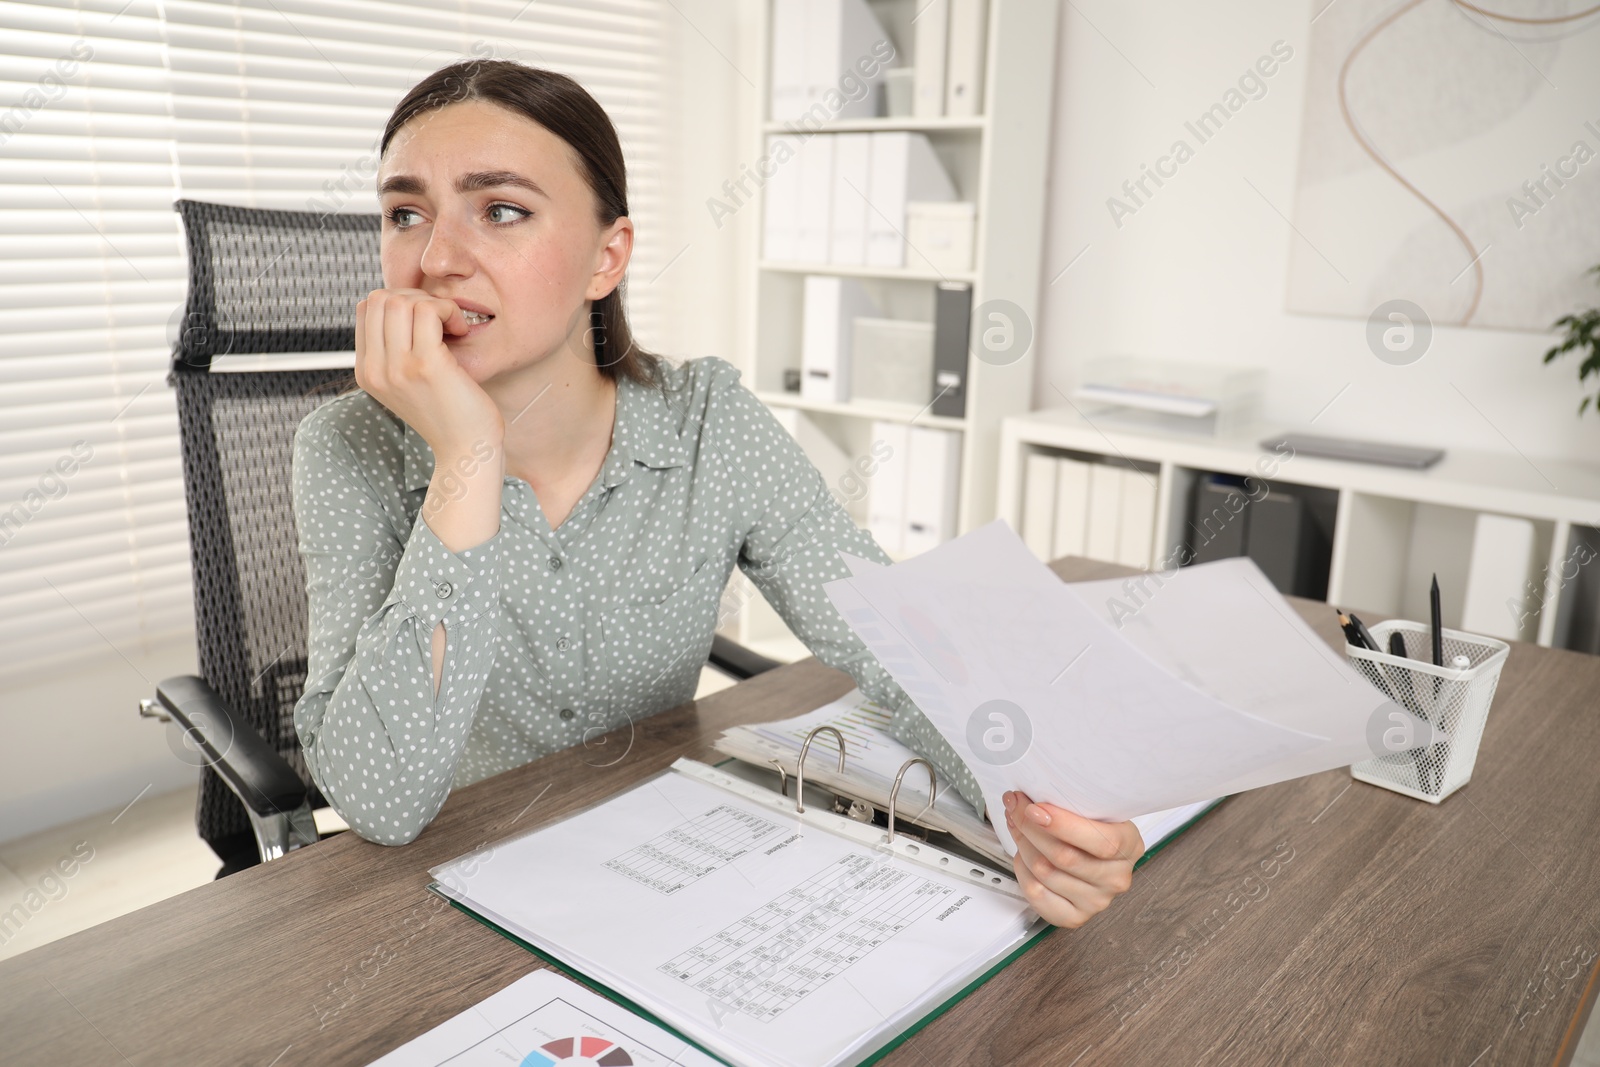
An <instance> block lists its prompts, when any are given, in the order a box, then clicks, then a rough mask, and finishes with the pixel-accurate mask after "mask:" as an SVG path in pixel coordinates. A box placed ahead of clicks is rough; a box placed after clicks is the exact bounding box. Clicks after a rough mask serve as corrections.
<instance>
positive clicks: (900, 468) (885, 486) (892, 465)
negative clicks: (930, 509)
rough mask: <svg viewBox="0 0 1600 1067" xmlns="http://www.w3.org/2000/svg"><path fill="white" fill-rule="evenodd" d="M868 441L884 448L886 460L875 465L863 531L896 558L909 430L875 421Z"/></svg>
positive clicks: (900, 551)
mask: <svg viewBox="0 0 1600 1067" xmlns="http://www.w3.org/2000/svg"><path fill="white" fill-rule="evenodd" d="M872 439H873V441H874V442H877V441H882V442H883V443H884V444H885V445H887V446H888V452H889V457H888V458H887V459H885V460H883V461H882V462H881V463H879V464H878V473H877V474H875V475H873V477H872V482H871V486H870V488H869V489H868V491H867V530H868V532H870V533H871V534H872V536H873V538H874V539H875V540H876V541H877V542H878V547H879V548H881V549H883V550H884V551H885V552H887V553H889V555H891V556H896V557H898V556H901V555H904V553H905V529H906V474H907V459H908V458H909V454H910V452H911V427H910V426H907V425H906V424H905V423H903V422H886V421H883V420H877V421H874V422H873V424H872ZM873 454H874V455H876V454H877V451H876V450H874V452H873Z"/></svg>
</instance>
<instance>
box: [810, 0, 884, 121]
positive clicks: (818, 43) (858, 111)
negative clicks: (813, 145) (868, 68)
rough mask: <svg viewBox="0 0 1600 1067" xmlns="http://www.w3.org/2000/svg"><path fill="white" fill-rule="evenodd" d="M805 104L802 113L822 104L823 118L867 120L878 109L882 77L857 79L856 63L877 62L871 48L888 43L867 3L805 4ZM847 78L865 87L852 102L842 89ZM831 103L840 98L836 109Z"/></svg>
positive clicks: (826, 0) (829, 0) (831, 0)
mask: <svg viewBox="0 0 1600 1067" xmlns="http://www.w3.org/2000/svg"><path fill="white" fill-rule="evenodd" d="M806 20H807V21H806V42H807V43H806V100H805V107H804V108H802V110H803V111H809V110H810V109H811V108H812V107H813V106H815V105H818V104H821V105H823V109H824V110H825V111H826V114H823V115H819V116H818V117H820V118H825V119H829V120H832V119H869V118H873V117H874V116H876V115H877V114H878V112H879V110H880V104H881V99H882V96H883V74H882V67H881V64H879V72H878V74H877V75H876V76H874V77H873V78H871V79H866V78H862V77H861V72H860V70H858V69H857V67H856V64H857V63H860V62H861V61H862V60H875V59H876V54H875V46H877V45H878V44H879V42H882V41H887V40H888V39H889V35H888V34H887V33H886V32H884V29H883V24H882V23H880V22H879V21H878V19H877V16H876V15H874V14H873V13H872V9H871V8H870V7H868V6H867V3H866V0H808V4H807V7H806ZM847 73H848V74H850V75H851V76H852V77H854V78H857V79H859V80H861V81H863V82H865V83H866V84H867V92H866V93H864V94H862V95H861V97H860V98H859V99H856V100H852V99H850V97H849V95H847V94H845V93H843V92H841V91H840V88H839V83H840V80H841V79H842V78H843V77H844V76H845V75H846V74H847ZM830 93H834V94H837V95H836V96H834V97H833V98H832V99H833V101H835V102H837V101H840V100H842V101H843V103H842V104H839V106H838V108H837V110H835V109H834V108H833V107H831V106H829V104H830V100H829V94H830Z"/></svg>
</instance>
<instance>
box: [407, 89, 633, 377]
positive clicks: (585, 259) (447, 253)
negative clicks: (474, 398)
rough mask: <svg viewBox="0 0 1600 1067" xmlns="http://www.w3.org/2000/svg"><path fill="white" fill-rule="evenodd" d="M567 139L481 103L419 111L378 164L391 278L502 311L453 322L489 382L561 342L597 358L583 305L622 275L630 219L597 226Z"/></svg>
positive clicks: (456, 341) (461, 354)
mask: <svg viewBox="0 0 1600 1067" xmlns="http://www.w3.org/2000/svg"><path fill="white" fill-rule="evenodd" d="M580 165H581V164H580V162H579V160H578V158H577V154H576V153H575V152H574V151H573V149H572V147H571V146H570V145H568V144H567V143H566V142H565V141H563V140H561V138H559V137H557V136H556V135H555V134H553V133H551V132H550V131H549V130H547V129H545V128H544V127H543V126H540V125H539V124H538V123H536V122H533V121H532V120H530V119H528V118H526V117H524V116H522V115H520V114H516V113H514V112H512V111H510V110H508V109H506V108H503V107H500V106H499V105H497V104H491V103H487V102H484V101H481V100H471V101H465V102H462V103H456V104H449V105H446V106H445V107H442V108H439V109H437V110H434V111H430V112H426V113H424V114H421V115H418V116H417V117H416V118H414V119H412V120H411V121H410V122H408V123H407V124H406V125H405V126H404V127H402V128H401V129H400V130H399V132H397V133H396V134H395V136H394V137H393V138H392V139H391V140H390V142H389V148H388V151H387V152H386V153H385V155H384V157H383V162H382V164H381V166H380V168H379V171H378V201H379V206H380V207H381V208H382V210H383V213H384V216H385V218H384V219H383V230H382V237H381V242H380V244H381V248H382V264H383V284H384V287H385V288H389V289H422V290H425V291H426V292H428V293H430V294H432V295H434V296H442V297H446V298H449V299H451V300H455V301H457V302H458V303H462V304H464V305H466V306H467V307H469V308H475V309H478V310H483V311H487V312H488V313H489V314H491V315H493V316H494V318H493V319H492V320H491V321H490V322H489V323H488V324H487V325H485V326H475V327H473V329H472V330H471V332H470V333H468V334H464V335H455V334H450V333H446V334H445V335H444V339H445V342H446V344H447V345H448V346H449V348H450V351H451V353H452V354H453V355H454V356H455V357H456V360H457V361H458V362H459V363H460V364H461V366H462V367H463V368H464V369H465V370H466V371H467V373H468V374H470V375H471V376H472V378H473V380H474V381H476V382H478V383H479V384H480V385H482V384H487V383H488V382H490V381H491V380H493V379H496V378H502V377H505V376H508V375H510V374H512V373H514V372H515V371H517V370H518V369H520V368H523V367H526V366H529V365H531V364H534V363H537V362H540V361H541V360H543V359H545V358H546V357H547V356H549V355H551V354H552V353H554V352H556V351H557V350H558V349H560V348H561V347H562V346H563V345H566V346H568V347H570V348H572V349H574V354H577V355H581V356H582V357H583V360H584V362H592V355H589V354H588V353H589V352H592V348H593V345H592V342H591V341H589V339H588V338H586V336H585V334H586V329H587V327H588V324H589V319H588V315H587V314H586V312H587V308H588V303H589V302H590V301H593V300H598V299H600V298H601V297H603V296H605V295H606V294H607V293H609V292H611V290H612V289H614V288H615V287H616V286H617V284H618V283H619V282H620V281H621V279H622V276H623V272H624V271H625V270H626V269H627V261H628V256H629V254H630V252H631V251H632V238H633V229H632V224H631V223H630V222H629V220H628V219H627V218H626V217H623V218H619V219H618V220H617V221H616V222H614V223H612V224H611V225H610V226H607V227H601V225H600V223H599V220H598V218H597V217H596V200H595V196H594V192H593V190H591V189H590V188H589V185H588V183H587V182H586V181H584V179H583V175H582V173H581V172H580V170H579V167H580Z"/></svg>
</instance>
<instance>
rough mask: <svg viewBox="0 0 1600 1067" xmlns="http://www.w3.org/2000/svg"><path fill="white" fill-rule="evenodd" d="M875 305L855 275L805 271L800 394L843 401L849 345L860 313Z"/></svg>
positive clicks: (869, 312)
mask: <svg viewBox="0 0 1600 1067" xmlns="http://www.w3.org/2000/svg"><path fill="white" fill-rule="evenodd" d="M876 313H877V306H876V305H875V304H873V302H872V298H871V297H870V296H868V295H867V291H866V289H865V288H863V287H862V285H861V283H860V282H858V281H856V280H855V279H854V278H839V277H835V276H833V275H829V274H808V275H806V279H805V309H804V312H803V315H804V318H803V320H802V325H801V331H800V395H801V396H802V397H803V398H804V399H806V400H817V401H822V402H824V403H833V404H843V403H845V402H847V401H848V400H849V399H850V355H851V353H850V345H851V339H852V337H853V334H854V331H853V325H854V322H855V319H856V317H857V316H859V315H873V314H876Z"/></svg>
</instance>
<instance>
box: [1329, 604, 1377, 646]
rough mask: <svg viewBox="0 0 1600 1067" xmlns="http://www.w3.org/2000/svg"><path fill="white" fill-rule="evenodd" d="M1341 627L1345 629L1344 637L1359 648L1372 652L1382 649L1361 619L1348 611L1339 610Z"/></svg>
mask: <svg viewBox="0 0 1600 1067" xmlns="http://www.w3.org/2000/svg"><path fill="white" fill-rule="evenodd" d="M1339 628H1340V629H1342V630H1343V631H1344V639H1345V640H1346V641H1348V642H1349V643H1350V644H1352V645H1355V646H1356V647H1357V648H1364V649H1367V650H1368V651H1370V652H1380V651H1382V650H1381V649H1380V648H1378V642H1376V641H1374V640H1373V639H1372V634H1370V633H1369V632H1367V628H1366V627H1365V626H1363V625H1361V620H1359V619H1357V618H1356V617H1355V616H1354V615H1351V614H1349V613H1347V612H1343V611H1341V612H1339Z"/></svg>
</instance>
